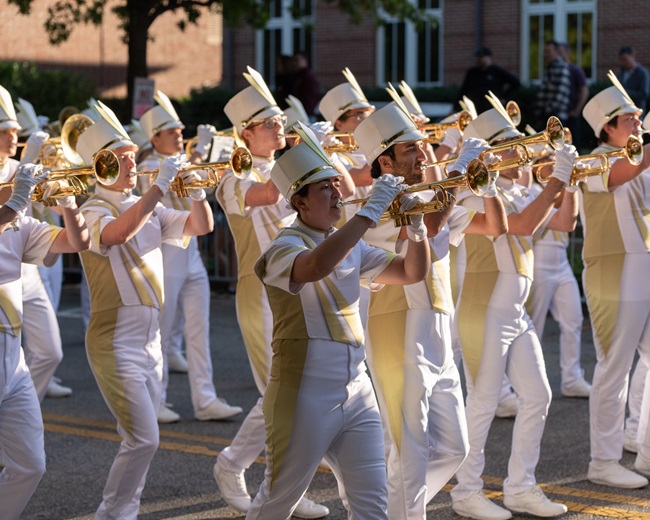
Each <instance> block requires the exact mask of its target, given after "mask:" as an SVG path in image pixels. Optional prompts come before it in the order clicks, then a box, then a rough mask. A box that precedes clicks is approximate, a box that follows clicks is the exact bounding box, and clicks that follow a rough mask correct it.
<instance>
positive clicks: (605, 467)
mask: <svg viewBox="0 0 650 520" xmlns="http://www.w3.org/2000/svg"><path fill="white" fill-rule="evenodd" d="M587 478H588V479H589V480H590V481H591V482H593V483H594V484H601V485H602V486H611V487H616V488H623V489H638V488H642V487H644V486H647V485H648V479H647V478H645V477H643V476H641V475H639V474H638V473H634V471H630V470H629V469H627V468H624V467H623V466H621V465H620V464H619V463H618V462H607V463H605V464H594V463H593V462H590V463H589V471H588V472H587Z"/></svg>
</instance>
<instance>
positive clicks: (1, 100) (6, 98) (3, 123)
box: [0, 86, 20, 130]
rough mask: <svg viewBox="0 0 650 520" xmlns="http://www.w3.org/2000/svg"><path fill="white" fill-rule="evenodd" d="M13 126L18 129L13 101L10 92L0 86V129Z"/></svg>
mask: <svg viewBox="0 0 650 520" xmlns="http://www.w3.org/2000/svg"><path fill="white" fill-rule="evenodd" d="M7 128H15V129H16V130H20V124H19V123H18V117H17V116H16V110H15V109H14V102H13V101H12V100H11V94H9V92H8V91H7V89H6V88H4V87H3V86H0V130H6V129H7Z"/></svg>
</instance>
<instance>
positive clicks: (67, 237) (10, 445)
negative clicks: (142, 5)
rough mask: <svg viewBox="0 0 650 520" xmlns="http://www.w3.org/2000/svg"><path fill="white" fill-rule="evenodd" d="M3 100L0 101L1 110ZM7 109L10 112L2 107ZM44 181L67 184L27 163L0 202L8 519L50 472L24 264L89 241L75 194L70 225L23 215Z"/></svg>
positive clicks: (14, 519) (2, 491)
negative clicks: (28, 333)
mask: <svg viewBox="0 0 650 520" xmlns="http://www.w3.org/2000/svg"><path fill="white" fill-rule="evenodd" d="M2 95H3V92H1V91H0V97H2ZM4 101H5V99H3V102H1V103H0V106H1V107H2V109H3V111H4V108H5V107H6V104H5V103H4ZM2 115H4V116H7V115H11V114H7V112H6V111H4V113H3V114H2ZM0 117H1V116H0ZM14 122H15V120H14V119H10V118H8V117H5V118H4V121H2V122H0V149H3V148H4V146H5V144H6V143H7V140H6V137H7V136H11V139H10V141H13V146H12V148H13V150H14V152H15V144H16V141H15V137H16V133H15V131H16V128H17V125H18V123H17V122H15V125H16V126H12V125H13V124H14ZM7 130H10V131H9V132H7ZM40 182H44V185H43V188H44V190H45V191H44V194H46V195H47V196H48V197H49V196H51V195H53V194H55V193H56V192H57V191H58V190H59V188H60V187H61V185H62V183H57V182H47V181H46V175H44V174H43V173H42V166H40V165H34V164H24V165H21V166H20V167H18V169H17V171H16V174H15V177H14V178H13V190H12V194H11V197H10V198H9V200H7V201H6V202H5V203H4V204H3V205H2V206H0V256H1V257H2V262H0V295H1V296H0V357H1V362H0V380H1V381H2V384H1V385H0V416H2V421H0V452H1V453H2V465H3V468H2V471H1V472H0V503H1V504H2V518H6V519H7V520H18V518H20V515H21V513H22V511H23V509H24V508H25V506H26V505H27V502H28V501H29V499H30V497H31V496H32V494H33V493H34V490H35V489H36V487H37V486H38V483H39V482H40V480H41V477H42V476H43V474H44V473H45V450H44V439H43V437H44V433H43V419H42V415H41V407H40V404H39V399H38V395H37V393H36V389H35V387H34V383H33V381H32V378H31V376H30V373H29V369H28V367H27V365H26V363H25V358H24V354H23V349H22V348H21V345H20V343H21V327H22V317H23V316H22V314H23V305H22V283H21V279H20V277H21V263H22V262H28V263H31V264H36V265H45V266H48V265H51V264H52V263H54V262H55V261H56V260H57V258H58V256H59V255H60V254H61V253H76V252H79V251H82V250H84V249H88V246H89V233H88V229H87V227H86V224H85V221H84V218H83V216H82V215H81V213H80V212H79V209H78V208H77V205H76V203H75V200H74V197H66V198H61V199H60V201H61V202H62V204H61V205H62V207H63V208H64V210H63V219H64V221H65V229H63V228H60V227H57V226H52V225H50V224H47V223H45V222H39V221H37V220H35V219H34V218H32V217H29V216H25V211H26V210H27V208H28V207H29V204H30V202H31V199H32V194H33V192H34V187H35V186H36V184H37V183H40Z"/></svg>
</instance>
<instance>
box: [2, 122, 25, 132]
mask: <svg viewBox="0 0 650 520" xmlns="http://www.w3.org/2000/svg"><path fill="white" fill-rule="evenodd" d="M9 128H15V129H16V130H21V129H22V126H20V125H19V124H18V121H4V122H2V123H0V130H7V129H9Z"/></svg>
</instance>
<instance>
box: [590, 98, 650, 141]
mask: <svg viewBox="0 0 650 520" xmlns="http://www.w3.org/2000/svg"><path fill="white" fill-rule="evenodd" d="M636 113H638V114H639V115H641V114H642V113H643V110H641V109H640V108H638V107H636V106H633V105H626V106H624V107H623V108H621V109H620V110H619V111H617V112H614V113H613V114H612V115H611V116H610V117H609V118H603V120H602V121H601V122H600V123H599V124H598V126H597V127H596V128H594V135H595V136H596V137H600V132H601V130H602V129H603V127H604V126H605V125H606V124H607V123H608V122H609V121H611V120H612V119H614V118H615V117H618V116H622V115H623V114H636ZM647 119H648V118H647V117H646V118H645V119H644V120H643V125H642V126H643V128H645V123H646V120H647ZM648 123H650V121H648Z"/></svg>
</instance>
